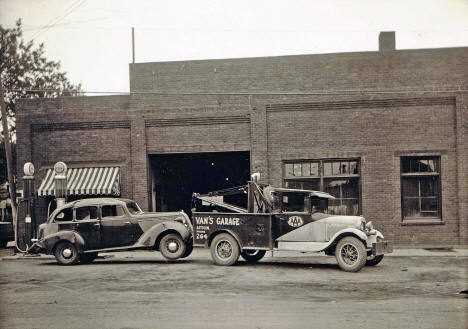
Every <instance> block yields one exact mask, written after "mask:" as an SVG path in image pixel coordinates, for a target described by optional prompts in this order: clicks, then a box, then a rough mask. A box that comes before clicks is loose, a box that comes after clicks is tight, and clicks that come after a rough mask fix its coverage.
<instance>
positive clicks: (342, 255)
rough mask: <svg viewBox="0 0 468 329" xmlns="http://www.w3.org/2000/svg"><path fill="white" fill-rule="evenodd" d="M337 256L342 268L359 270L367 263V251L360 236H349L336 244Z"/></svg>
mask: <svg viewBox="0 0 468 329" xmlns="http://www.w3.org/2000/svg"><path fill="white" fill-rule="evenodd" d="M335 257H336V260H337V262H338V265H339V266H340V268H341V269H342V270H344V271H347V272H357V271H359V270H360V269H361V268H363V267H364V265H366V259H367V252H366V248H365V247H364V244H363V243H362V242H361V241H360V240H359V239H358V238H355V237H352V236H347V237H344V238H342V239H341V240H340V241H339V242H338V244H337V245H336V249H335Z"/></svg>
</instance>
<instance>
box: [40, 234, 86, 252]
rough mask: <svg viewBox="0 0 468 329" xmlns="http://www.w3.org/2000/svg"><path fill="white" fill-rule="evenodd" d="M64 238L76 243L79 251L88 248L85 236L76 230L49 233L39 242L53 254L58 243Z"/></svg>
mask: <svg viewBox="0 0 468 329" xmlns="http://www.w3.org/2000/svg"><path fill="white" fill-rule="evenodd" d="M64 240H65V241H68V242H70V243H72V244H74V245H75V246H76V248H77V249H78V252H82V251H83V250H86V243H85V241H84V239H83V237H82V236H81V235H80V234H78V233H77V232H75V231H60V232H57V233H54V234H51V235H48V236H47V237H45V238H44V239H43V240H41V241H39V242H40V243H41V244H42V245H43V248H44V249H45V252H46V253H47V254H52V253H53V252H54V249H55V246H56V245H57V243H58V242H60V241H64Z"/></svg>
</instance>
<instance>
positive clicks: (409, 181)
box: [402, 177, 419, 197]
mask: <svg viewBox="0 0 468 329" xmlns="http://www.w3.org/2000/svg"><path fill="white" fill-rule="evenodd" d="M402 189H403V196H404V197H408V196H413V197H417V196H419V180H418V179H417V178H406V177H405V178H404V179H403V181H402Z"/></svg>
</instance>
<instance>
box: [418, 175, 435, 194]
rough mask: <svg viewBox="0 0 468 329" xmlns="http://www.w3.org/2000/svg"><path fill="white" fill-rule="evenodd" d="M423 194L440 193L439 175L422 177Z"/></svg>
mask: <svg viewBox="0 0 468 329" xmlns="http://www.w3.org/2000/svg"><path fill="white" fill-rule="evenodd" d="M420 182H421V196H433V197H435V196H437V195H438V194H439V191H438V190H439V188H438V185H439V177H421V178H420Z"/></svg>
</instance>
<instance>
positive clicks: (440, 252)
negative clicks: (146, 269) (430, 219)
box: [0, 248, 468, 261]
mask: <svg viewBox="0 0 468 329" xmlns="http://www.w3.org/2000/svg"><path fill="white" fill-rule="evenodd" d="M3 251H4V252H2V253H0V259H1V260H3V261H10V260H41V261H42V260H55V258H54V256H53V255H42V254H41V255H25V254H22V253H16V254H14V249H13V248H8V249H3ZM155 257H157V258H159V257H161V259H162V256H161V254H160V253H159V252H149V251H145V250H136V251H123V252H114V253H112V252H106V253H100V254H99V258H101V259H102V258H112V259H113V260H124V259H146V258H150V259H154V258H155ZM193 257H195V258H198V257H200V258H209V259H211V255H210V251H209V249H204V248H196V249H195V250H194V252H193V253H192V255H191V256H189V258H188V259H190V258H193ZM292 257H329V256H326V255H325V254H324V253H312V252H307V253H302V252H298V251H274V252H273V255H272V252H271V251H269V252H267V253H266V255H265V258H292ZM385 257H468V249H446V248H440V249H438V248H433V249H406V248H405V249H400V248H395V249H394V251H393V253H391V254H386V255H385Z"/></svg>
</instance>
